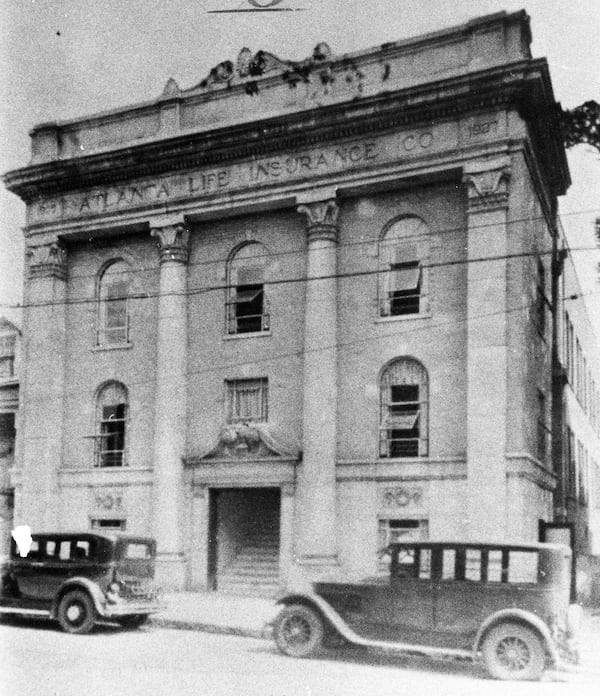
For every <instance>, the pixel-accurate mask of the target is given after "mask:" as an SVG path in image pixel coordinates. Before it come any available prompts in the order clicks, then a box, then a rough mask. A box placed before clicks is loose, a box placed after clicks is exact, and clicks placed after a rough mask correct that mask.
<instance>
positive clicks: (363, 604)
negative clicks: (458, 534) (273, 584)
mask: <svg viewBox="0 0 600 696" xmlns="http://www.w3.org/2000/svg"><path fill="white" fill-rule="evenodd" d="M385 555H386V556H387V558H388V562H389V566H388V568H387V570H386V571H385V573H384V574H381V575H378V576H376V577H373V578H369V579H367V580H365V581H362V582H338V581H336V582H327V581H322V582H316V583H314V585H313V589H312V591H309V592H289V593H288V594H286V595H285V596H284V597H283V598H281V599H280V600H279V603H281V604H283V605H284V606H283V609H282V610H281V612H280V613H279V615H278V617H277V618H276V620H275V624H274V638H275V642H276V644H277V646H278V648H279V649H280V650H281V651H282V652H283V653H285V654H286V655H291V656H295V657H307V656H309V655H312V654H314V653H315V652H316V651H318V650H319V649H320V648H321V646H322V645H323V643H324V641H325V642H326V641H327V639H333V640H334V641H335V642H340V639H342V642H343V641H347V642H348V643H351V644H354V645H358V646H365V647H374V648H383V649H387V650H393V651H400V652H404V653H410V654H419V655H424V656H431V657H434V656H446V657H456V658H468V659H472V660H479V659H482V660H483V663H484V665H485V667H486V669H487V671H488V673H489V674H490V675H491V676H493V677H495V678H498V679H515V680H534V679H539V678H540V677H541V676H542V674H543V672H544V670H545V669H546V668H549V667H552V668H554V669H557V668H559V669H560V668H563V669H569V668H570V665H572V664H573V663H576V662H577V660H578V656H577V633H578V624H579V621H580V612H581V610H580V608H579V607H578V606H577V605H572V604H570V586H571V563H572V558H571V550H570V549H569V548H568V547H566V546H562V545H558V544H531V545H520V544H519V545H501V544H481V543H478V544H476V543H473V544H469V543H456V542H450V543H441V542H410V543H408V542H407V543H394V544H391V545H390V546H388V547H387V548H386V549H385Z"/></svg>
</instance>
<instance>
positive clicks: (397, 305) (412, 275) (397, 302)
mask: <svg viewBox="0 0 600 696" xmlns="http://www.w3.org/2000/svg"><path fill="white" fill-rule="evenodd" d="M388 282H389V290H388V302H389V308H390V316H393V317H395V316H401V315H403V314H418V313H419V309H420V300H421V266H420V264H419V262H418V261H410V262H408V263H394V264H391V266H390V270H389V279H388Z"/></svg>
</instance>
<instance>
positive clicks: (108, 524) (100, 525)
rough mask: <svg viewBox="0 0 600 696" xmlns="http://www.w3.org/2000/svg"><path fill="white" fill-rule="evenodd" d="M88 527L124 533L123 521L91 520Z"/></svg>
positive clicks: (124, 524) (124, 525)
mask: <svg viewBox="0 0 600 696" xmlns="http://www.w3.org/2000/svg"><path fill="white" fill-rule="evenodd" d="M90 526H91V528H92V529H104V530H110V529H115V530H120V531H122V532H124V531H125V527H126V523H125V520H123V519H93V520H90Z"/></svg>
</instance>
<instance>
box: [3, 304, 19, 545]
mask: <svg viewBox="0 0 600 696" xmlns="http://www.w3.org/2000/svg"><path fill="white" fill-rule="evenodd" d="M20 358H21V331H20V330H19V327H18V326H17V325H16V324H14V323H13V322H12V321H9V320H8V319H6V318H5V317H0V556H1V555H2V554H4V553H7V551H8V548H9V540H10V531H11V529H12V525H13V510H14V489H13V486H12V483H11V471H12V470H13V467H14V464H15V440H16V432H17V431H16V428H17V414H18V410H19V368H20V362H21V360H20Z"/></svg>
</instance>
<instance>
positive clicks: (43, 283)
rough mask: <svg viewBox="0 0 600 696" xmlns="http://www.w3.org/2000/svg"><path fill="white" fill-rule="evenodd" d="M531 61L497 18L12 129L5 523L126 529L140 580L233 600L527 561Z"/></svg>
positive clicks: (252, 61)
mask: <svg viewBox="0 0 600 696" xmlns="http://www.w3.org/2000/svg"><path fill="white" fill-rule="evenodd" d="M529 44H530V33H529V21H528V17H527V16H526V15H525V14H524V13H522V12H519V13H516V14H506V13H499V14H496V15H491V16H489V17H483V18H480V19H477V20H474V21H472V22H469V23H467V24H465V25H462V26H459V27H455V28H452V29H449V30H447V31H442V32H438V33H435V34H429V35H427V36H423V37H417V38H416V39H411V40H408V41H401V42H397V43H390V44H385V45H383V46H378V47H376V48H374V49H370V50H366V51H364V52H361V53H357V54H352V55H344V56H335V55H332V53H331V51H330V49H329V47H328V46H327V45H326V44H319V45H318V46H317V47H316V49H315V51H314V54H313V55H312V56H311V57H310V58H307V59H306V60H305V61H302V62H299V63H298V62H296V63H294V62H291V61H286V60H282V59H279V58H277V57H275V56H274V55H271V54H269V53H266V52H263V51H259V52H258V53H256V54H252V53H251V52H250V51H249V50H248V49H243V50H242V51H241V52H240V54H239V56H238V58H237V60H236V61H235V62H230V61H225V62H224V63H221V64H220V65H217V66H216V67H215V68H213V69H212V70H211V71H210V73H209V74H208V76H207V77H206V78H205V79H203V80H202V81H201V82H200V83H199V84H198V85H196V86H194V87H192V88H190V89H185V90H183V89H180V88H179V86H178V85H177V84H176V82H175V81H174V80H172V79H170V80H169V81H168V82H167V84H166V86H165V89H164V92H163V94H162V95H161V96H160V97H159V98H158V99H155V100H154V101H151V102H147V103H144V104H139V105H136V106H133V107H127V108H124V109H122V110H119V111H114V112H107V113H103V114H99V115H94V116H90V117H85V118H81V119H76V120H72V121H67V122H61V123H54V122H52V123H45V124H42V125H39V126H37V127H35V128H34V129H33V131H32V133H31V138H32V159H31V163H30V164H29V165H27V166H26V167H24V168H22V169H19V170H16V171H13V172H9V173H8V174H7V175H5V183H6V185H7V186H8V188H9V189H10V190H11V191H13V192H15V193H16V194H17V195H19V196H20V197H21V198H22V199H23V200H24V201H25V202H26V203H27V223H26V227H25V239H26V251H27V264H26V266H27V267H26V283H25V301H24V304H25V311H24V318H23V333H24V335H25V336H26V346H25V354H24V370H23V376H22V381H21V407H20V416H19V429H18V432H19V435H18V447H17V450H18V453H17V461H16V466H15V469H14V471H13V475H12V483H13V485H14V488H15V523H27V524H29V525H31V526H32V527H33V528H35V529H89V528H94V529H126V530H127V531H128V532H132V533H139V534H152V535H153V536H155V537H156V539H157V541H158V549H159V561H160V563H159V566H160V575H161V577H162V581H163V582H165V583H166V584H168V585H171V586H176V587H187V588H206V587H209V588H215V587H216V588H220V589H228V588H229V589H232V588H233V589H235V588H236V587H237V588H238V589H244V588H245V589H249V588H251V587H254V588H258V589H259V591H266V590H271V589H273V588H275V587H276V586H277V585H285V584H288V583H290V582H292V581H294V579H295V578H298V577H314V576H316V575H319V574H320V573H322V572H327V573H331V572H337V573H339V574H341V575H343V576H345V577H351V576H355V575H360V574H365V573H373V572H376V571H377V569H378V563H379V562H380V561H378V557H377V550H378V549H379V548H380V547H381V546H382V545H383V544H385V542H386V541H387V540H389V539H392V538H430V539H460V540H464V539H482V540H499V541H502V540H509V539H510V540H515V539H518V540H523V541H534V540H536V539H537V530H538V521H539V520H540V519H543V520H550V519H552V516H553V491H554V489H555V487H556V482H557V475H556V472H554V471H553V470H552V464H551V461H550V447H549V434H550V424H551V421H550V404H551V382H550V380H551V369H550V345H551V327H552V316H551V309H550V303H549V301H548V300H549V298H550V277H551V272H550V261H551V256H550V254H549V251H550V250H551V248H552V234H553V230H554V229H555V211H556V199H557V196H559V195H561V194H563V193H564V192H565V190H566V188H567V187H568V185H569V174H568V170H567V165H566V160H565V155H564V150H563V147H562V144H561V140H560V134H559V130H558V126H557V122H556V117H555V114H556V109H555V103H554V98H553V94H552V87H551V83H550V78H549V74H548V68H547V65H546V62H545V61H544V60H542V59H539V60H537V59H536V60H534V59H532V57H531V54H530V50H529ZM485 257H488V258H489V260H487V261H482V260H481V259H482V258H485ZM540 426H541V427H540ZM544 440H546V441H545V442H544ZM240 559H243V562H242V561H241V560H240ZM244 564H245V565H244ZM244 569H245V570H246V571H248V572H245V571H244ZM249 569H250V570H249ZM252 569H254V574H253V573H252ZM259 571H260V572H259Z"/></svg>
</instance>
